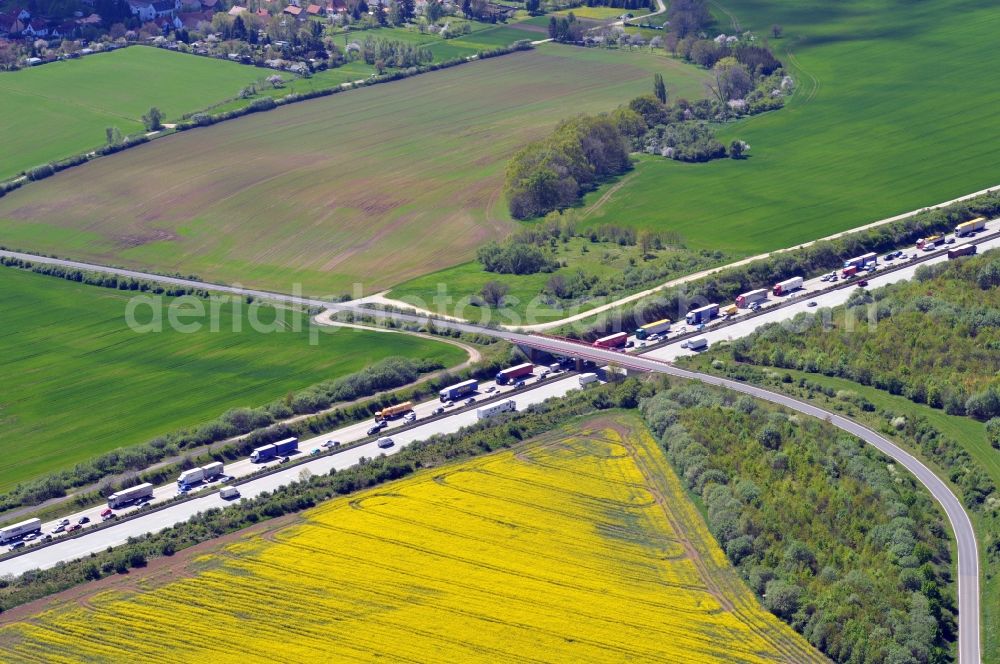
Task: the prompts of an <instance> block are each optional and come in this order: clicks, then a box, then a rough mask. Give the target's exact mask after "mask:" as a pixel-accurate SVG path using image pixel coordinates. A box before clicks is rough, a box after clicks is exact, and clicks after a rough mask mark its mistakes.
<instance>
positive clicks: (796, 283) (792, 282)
mask: <svg viewBox="0 0 1000 664" xmlns="http://www.w3.org/2000/svg"><path fill="white" fill-rule="evenodd" d="M802 283H803V281H802V277H792V278H791V279H785V280H784V281H779V282H778V283H776V284H775V285H774V291H773V292H774V294H775V295H778V296H780V295H788V294H789V293H791V292H792V291H796V290H798V289H800V288H802Z"/></svg>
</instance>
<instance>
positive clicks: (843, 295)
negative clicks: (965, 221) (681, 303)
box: [640, 221, 1000, 361]
mask: <svg viewBox="0 0 1000 664" xmlns="http://www.w3.org/2000/svg"><path fill="white" fill-rule="evenodd" d="M990 229H991V232H992V231H995V230H998V229H1000V221H994V222H991V224H990ZM969 241H971V242H972V243H975V244H976V246H977V249H978V251H980V252H983V251H987V250H989V249H996V248H998V247H1000V237H994V238H992V239H989V240H984V241H982V242H978V241H976V240H975V238H972V239H970V240H969ZM962 244H964V242H962V241H959V243H957V244H955V245H948V246H947V247H945V248H943V249H942V250H941V252H938V253H934V254H931V257H930V258H927V259H926V260H921V259H923V258H924V256H923V255H922V254H921V253H918V260H917V261H913V260H909V261H907V262H905V267H902V268H897V269H895V270H893V271H890V272H880V271H877V272H875V273H873V274H870V275H868V276H865V277H863V278H864V279H865V280H866V281H867V282H868V286H867V288H869V289H872V288H878V287H880V286H887V285H889V284H894V283H897V282H900V281H908V280H910V279H912V278H913V275H914V274H915V273H916V271H917V268H919V267H920V266H921V265H935V264H937V263H942V262H947V260H948V255H947V249H951V248H953V247H956V246H962ZM896 265H898V261H897V262H895V264H894V263H892V262H885V261H883V260H881V259H880V269H881V270H883V271H884V270H887V269H888V268H893V267H896ZM838 283H840V282H837V283H828V282H823V281H821V280H820V278H819V277H817V278H815V279H810V280H809V281H806V282H805V284H804V287H803V288H802V290H799V291H794V292H793V293H791V294H790V295H789V296H788V297H784V298H776V297H774V296H770V302H769V306H768V307H766V308H764V310H763V311H762V312H760V313H757V314H755V315H752V316H750V315H747V314H748V313H749V312H746V311H745V310H744V311H743V314H742V315H741V316H738V317H737V318H735V319H734V320H733V321H731V322H727V323H726V324H722V325H720V324H719V323H718V322H717V323H716V324H715V325H709V326H707V327H706V328H705V329H703V330H701V331H700V332H699V334H698V335H697V336H698V337H704V338H705V339H706V340H707V341H708V343H709V346H711V345H712V344H714V343H717V342H719V341H726V340H732V339H739V338H741V337H745V336H748V335H749V334H751V333H752V332H753V331H754V330H757V329H758V328H760V327H761V326H763V325H766V324H768V323H780V322H784V321H788V320H790V319H792V318H794V317H795V316H797V315H798V314H800V313H807V312H816V311H817V310H819V309H822V308H833V307H836V306H839V305H841V304H844V303H845V302H847V299H848V298H849V297H850V296H851V294H852V293H853V292H854V291H855V290H856V289H857V286H853V285H848V286H847V287H840V288H835V289H833V290H830V289H831V287H835V286H837V284H838ZM786 302H790V303H789V304H786ZM810 303H815V304H813V305H810ZM692 331H693V330H692V329H689V328H687V327H686V326H684V325H683V324H679V325H676V326H674V328H673V329H672V336H687V335H689V334H690V332H692ZM640 350H641V349H640ZM693 352H694V351H690V350H688V349H687V348H684V347H682V345H681V342H680V341H676V342H673V343H667V344H663V345H662V346H658V347H656V348H654V349H651V350H648V351H644V352H643V355H644V356H646V357H652V358H655V359H658V360H664V361H673V360H675V359H677V358H678V357H683V356H685V355H691V354H693Z"/></svg>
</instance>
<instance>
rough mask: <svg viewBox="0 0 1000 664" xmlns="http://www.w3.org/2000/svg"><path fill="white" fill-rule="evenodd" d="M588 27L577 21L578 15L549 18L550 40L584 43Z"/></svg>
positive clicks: (570, 14)
mask: <svg viewBox="0 0 1000 664" xmlns="http://www.w3.org/2000/svg"><path fill="white" fill-rule="evenodd" d="M585 30H586V27H585V26H584V25H583V23H581V22H580V21H577V20H576V15H575V14H574V13H573V12H570V13H569V14H567V15H566V16H564V17H562V18H556V17H555V16H550V17H549V38H550V39H554V40H556V41H557V42H563V43H568V44H578V43H580V42H581V41H583V33H584V31H585Z"/></svg>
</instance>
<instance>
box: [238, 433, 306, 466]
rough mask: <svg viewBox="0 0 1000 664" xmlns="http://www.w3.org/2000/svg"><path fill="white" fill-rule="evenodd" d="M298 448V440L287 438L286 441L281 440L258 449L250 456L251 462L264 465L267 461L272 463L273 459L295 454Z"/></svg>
mask: <svg viewBox="0 0 1000 664" xmlns="http://www.w3.org/2000/svg"><path fill="white" fill-rule="evenodd" d="M298 448H299V439H298V438H285V439H284V440H279V441H278V442H276V443H271V444H270V445H264V446H263V447H258V448H257V449H255V450H254V451H253V454H251V455H250V461H252V462H254V463H263V462H265V461H270V460H271V459H274V458H277V457H280V456H284V455H286V454H289V453H290V452H295V451H296V450H298Z"/></svg>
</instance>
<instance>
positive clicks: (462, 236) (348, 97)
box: [0, 44, 704, 294]
mask: <svg viewBox="0 0 1000 664" xmlns="http://www.w3.org/2000/svg"><path fill="white" fill-rule="evenodd" d="M656 71H660V72H663V73H664V75H665V77H666V78H667V80H668V81H670V85H671V88H672V89H674V90H676V91H678V92H679V93H680V92H683V94H686V95H688V96H694V95H697V94H700V91H701V89H702V80H703V76H704V75H703V73H702V72H700V71H699V70H698V69H696V68H694V67H691V66H688V65H681V64H679V63H677V62H674V61H672V60H670V59H668V58H666V57H664V56H662V55H655V54H652V53H649V52H633V53H625V52H617V51H605V50H599V49H578V48H573V47H567V46H560V45H551V44H546V45H544V46H543V47H541V48H539V49H537V50H534V51H530V52H524V53H516V54H513V55H509V56H505V57H501V58H493V59H489V60H485V61H483V62H477V63H473V64H468V65H463V66H460V67H455V68H451V69H447V70H443V71H439V72H433V73H430V74H426V75H422V76H417V77H414V78H409V79H406V80H403V81H398V82H394V83H389V84H385V85H377V86H374V87H371V88H365V89H361V90H355V91H350V92H347V93H344V94H338V95H335V96H333V97H329V98H323V99H317V100H312V101H308V102H304V103H301V104H294V105H291V106H288V107H285V108H281V109H277V110H275V111H271V112H268V113H260V114H255V115H252V116H248V117H245V118H240V119H238V120H234V121H231V122H225V123H222V124H219V125H216V126H213V127H209V128H205V129H196V130H192V131H189V132H184V133H182V134H178V135H176V136H171V137H167V138H165V139H161V140H157V141H154V142H152V143H150V144H149V145H143V146H140V147H138V148H135V149H132V150H127V151H125V152H122V153H119V154H117V155H114V156H112V157H108V158H103V159H98V160H96V161H94V162H91V163H89V164H86V165H84V166H81V167H79V168H74V169H70V170H68V171H65V172H62V173H59V174H57V175H55V176H54V177H51V178H48V179H46V180H43V181H41V182H38V183H32V184H30V185H28V186H25V187H23V188H22V189H19V190H17V191H15V192H12V193H11V194H8V195H7V196H6V197H4V198H3V199H2V200H0V244H4V245H6V246H8V247H18V248H23V249H28V250H35V251H47V252H52V253H59V254H63V255H72V256H74V257H77V258H85V259H88V260H91V261H97V262H113V263H116V264H127V265H130V266H136V267H147V268H148V267H152V268H155V269H158V270H166V271H173V270H177V269H182V270H183V271H184V272H193V273H196V274H198V275H200V276H201V277H202V278H204V279H208V280H221V281H227V282H235V281H239V282H241V283H244V284H248V285H255V286H264V287H268V288H272V289H277V290H282V291H287V290H289V289H290V288H291V287H292V284H293V283H296V282H298V283H301V284H303V285H304V288H305V290H306V291H307V292H310V293H318V294H329V293H340V292H350V291H351V290H352V285H353V284H355V283H360V284H364V285H365V286H366V287H367V288H368V292H370V290H371V289H373V288H374V289H377V288H385V287H389V286H392V285H394V284H397V283H400V282H403V281H406V280H408V279H412V278H414V277H416V276H419V275H423V274H427V273H429V272H433V271H436V270H441V269H444V268H447V267H451V266H454V265H457V264H461V263H463V262H466V261H468V260H470V259H471V258H473V256H474V254H475V250H476V248H477V247H478V246H479V245H481V244H482V242H483V241H485V240H486V239H489V238H496V237H502V236H504V235H506V234H507V233H508V232H509V231H510V230H511V229H513V228H515V227H516V226H515V224H514V222H513V221H511V219H510V218H509V216H508V214H507V209H506V204H505V202H504V200H503V196H502V191H501V190H502V184H503V171H504V168H505V166H506V161H507V158H508V156H509V155H510V154H511V153H512V152H513V151H515V150H516V149H517V148H518V147H520V146H521V145H523V144H524V143H526V142H527V141H529V140H531V139H533V138H536V137H539V136H541V135H542V134H543V133H544V132H546V131H548V130H550V129H551V128H552V127H553V126H554V125H555V124H556V123H557V122H558V121H559V120H561V119H563V118H565V117H567V116H568V115H572V114H573V113H577V112H598V111H604V110H610V109H613V108H615V107H616V106H618V105H619V104H622V103H625V102H627V101H628V100H629V99H630V98H632V97H633V96H635V95H637V94H640V93H643V92H647V91H649V90H650V88H651V86H652V83H651V81H652V73H653V72H656Z"/></svg>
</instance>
